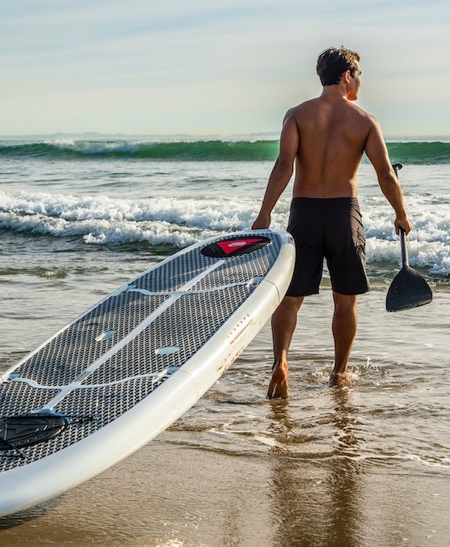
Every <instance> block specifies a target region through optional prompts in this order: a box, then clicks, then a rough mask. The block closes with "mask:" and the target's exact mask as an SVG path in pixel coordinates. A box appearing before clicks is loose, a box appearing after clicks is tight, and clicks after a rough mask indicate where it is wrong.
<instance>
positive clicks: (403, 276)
mask: <svg viewBox="0 0 450 547" xmlns="http://www.w3.org/2000/svg"><path fill="white" fill-rule="evenodd" d="M392 167H393V168H394V171H395V174H396V175H397V176H398V170H399V169H401V168H402V167H403V166H402V165H401V164H400V163H396V164H394V165H393V166H392ZM400 245H401V251H402V268H401V270H400V271H399V272H398V273H397V275H396V276H395V277H394V279H393V280H392V283H391V286H390V287H389V290H388V293H387V295H386V310H387V311H401V310H410V309H412V308H417V307H418V306H423V305H425V304H429V303H430V302H431V300H432V299H433V293H432V292H431V289H430V287H429V285H428V283H427V282H426V281H425V279H424V278H423V277H422V276H421V275H420V274H419V273H418V272H416V271H415V270H413V268H411V267H410V266H409V264H408V250H407V248H406V236H405V232H404V230H402V229H401V228H400Z"/></svg>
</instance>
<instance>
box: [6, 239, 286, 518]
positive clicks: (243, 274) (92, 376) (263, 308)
mask: <svg viewBox="0 0 450 547" xmlns="http://www.w3.org/2000/svg"><path fill="white" fill-rule="evenodd" d="M257 240H258V241H259V243H258V241H257ZM218 243H219V245H218ZM294 258H295V251H294V245H293V242H292V239H291V237H290V236H289V235H288V234H287V233H286V232H283V231H271V230H264V231H255V232H247V233H238V234H230V235H226V236H223V237H220V238H219V237H216V238H212V239H210V240H208V241H203V242H200V243H198V244H196V245H193V246H192V247H189V248H188V249H185V250H183V251H180V252H179V253H177V254H176V255H174V256H172V257H169V258H168V259H166V260H164V261H163V262H161V263H160V264H158V265H157V266H155V267H153V268H150V269H149V270H147V272H145V273H144V274H142V275H141V276H138V277H137V278H135V279H134V280H133V281H131V282H130V283H128V284H127V285H125V286H123V287H121V288H120V289H119V290H117V291H115V292H114V293H113V294H112V295H110V296H109V297H107V298H106V299H104V300H103V301H101V302H100V303H99V304H97V305H96V306H94V307H93V308H91V310H88V311H87V312H86V313H85V314H83V315H82V316H80V317H79V318H77V319H76V320H75V321H74V322H72V323H70V324H69V325H67V326H66V327H64V328H63V329H62V330H61V331H59V332H58V333H57V334H56V335H55V336H54V337H52V338H51V339H50V340H48V341H46V342H45V343H44V344H42V345H41V346H39V347H38V348H37V349H36V350H35V351H34V352H32V353H31V354H30V355H29V356H27V357H26V358H25V359H23V360H22V361H20V362H19V363H18V364H17V365H15V366H14V367H12V368H11V369H9V370H8V371H6V372H5V373H4V374H3V375H2V377H1V379H2V383H1V384H0V516H4V515H8V514H11V513H14V512H17V511H20V510H23V509H26V508H29V507H32V506H34V505H37V504H39V503H42V502H44V501H46V500H48V499H51V498H54V497H56V496H59V495H61V494H62V493H64V492H66V491H67V490H69V489H71V488H73V487H75V486H77V485H79V484H81V483H82V482H84V481H86V480H88V479H90V478H92V477H94V476H95V475H97V474H99V473H101V472H102V471H104V470H105V469H107V468H108V467H110V466H112V465H114V464H115V463H117V462H119V461H120V460H122V459H123V458H125V457H127V456H129V455H130V454H132V453H133V452H135V451H136V450H137V449H139V448H140V447H142V446H143V445H144V444H146V443H148V442H149V441H150V440H152V439H153V438H155V437H156V436H157V435H158V434H159V433H161V432H162V431H164V430H165V429H166V428H167V427H169V426H170V425H171V424H172V423H173V422H174V421H175V420H177V419H178V418H179V417H181V416H182V415H183V414H184V413H185V412H186V411H187V410H189V409H190V408H191V407H192V406H193V405H194V404H195V403H196V402H197V401H198V399H199V398H200V397H201V396H202V395H203V394H204V393H205V392H206V391H207V390H208V389H209V388H210V387H211V386H212V385H213V384H214V382H216V381H217V380H218V379H219V378H220V376H221V375H222V374H223V372H224V371H226V370H227V369H228V368H229V366H230V365H231V364H232V363H233V361H234V360H235V359H236V357H237V356H238V355H239V354H240V353H241V351H242V350H243V349H244V348H245V347H246V346H247V345H248V344H249V343H250V341H251V340H252V339H253V338H254V337H255V335H256V334H257V333H258V332H259V330H260V329H261V328H262V326H263V325H264V324H265V323H266V321H267V320H268V319H269V317H270V315H271V314H272V312H273V311H274V310H275V308H276V307H277V305H278V304H279V302H280V301H281V299H282V297H283V296H284V294H285V292H286V290H287V288H288V286H289V282H290V279H291V276H292V271H293V267H294ZM188 270H189V271H188ZM169 272H171V273H170V275H168V273H169ZM177 276H178V277H177ZM169 278H171V279H169ZM155 280H156V281H155ZM155 284H156V285H157V287H156V285H155ZM155 288H157V290H155ZM230 300H231V301H232V303H231V304H230ZM208 306H210V309H208ZM222 308H223V309H222ZM131 310H132V311H133V314H134V316H136V315H137V316H138V318H137V319H136V320H135V321H134V323H133V322H132V323H133V324H132V325H130V324H128V323H130V321H129V317H130V315H131ZM136 310H138V311H137V312H136ZM124 323H127V324H126V325H125V326H124ZM91 346H92V347H94V346H95V348H97V346H98V347H99V348H100V349H98V348H97V349H95V351H94V350H92V349H91ZM102 346H103V349H102ZM67 348H68V349H67ZM86 348H88V349H86ZM86 351H87V352H88V356H87V357H86ZM80 360H81V361H82V363H81V365H80ZM66 361H70V363H69V365H70V366H69V365H66ZM61 371H62V372H61ZM62 380H63V381H62ZM46 420H47V421H48V424H50V421H51V420H53V421H55V420H56V421H58V420H59V422H60V423H59V426H60V427H59V428H58V424H56V425H55V424H54V422H53V421H52V422H51V424H50V425H48V424H47V422H46ZM42 421H44V424H47V425H44V426H43V425H42ZM52 428H53V429H52ZM33 429H35V431H33ZM44 430H45V431H44ZM50 430H51V432H49V431H50ZM11 431H12V433H9V432H11ZM46 435H48V436H49V438H48V439H47V438H45V437H46ZM39 436H43V437H44V439H43V440H42V439H37V437H39Z"/></svg>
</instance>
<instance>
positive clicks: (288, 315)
mask: <svg viewBox="0 0 450 547" xmlns="http://www.w3.org/2000/svg"><path fill="white" fill-rule="evenodd" d="M303 300H304V297H303V296H300V297H294V296H285V297H284V298H283V300H282V301H281V303H280V305H279V306H278V308H277V309H276V310H275V312H274V314H273V315H272V336H273V356H274V363H273V368H272V378H271V380H270V384H269V389H268V392H267V397H268V398H269V399H271V398H272V397H281V398H283V399H286V398H287V397H289V391H288V350H289V346H290V344H291V340H292V336H293V334H294V331H295V327H296V325H297V314H298V310H299V309H300V306H301V305H302V303H303Z"/></svg>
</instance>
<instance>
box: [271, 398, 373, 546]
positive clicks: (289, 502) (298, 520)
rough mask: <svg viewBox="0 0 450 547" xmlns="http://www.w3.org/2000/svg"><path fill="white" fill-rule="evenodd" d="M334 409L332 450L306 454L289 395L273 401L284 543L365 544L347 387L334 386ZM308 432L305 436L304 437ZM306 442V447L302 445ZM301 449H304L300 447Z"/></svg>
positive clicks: (277, 504)
mask: <svg viewBox="0 0 450 547" xmlns="http://www.w3.org/2000/svg"><path fill="white" fill-rule="evenodd" d="M330 392H331V393H332V397H333V399H334V411H333V412H332V413H331V415H330V423H331V426H332V427H331V429H330V434H331V435H333V440H334V443H333V448H332V449H331V450H330V451H329V452H328V453H320V454H317V453H316V454H315V453H308V447H307V445H306V446H305V443H304V441H306V442H308V441H310V440H311V439H310V438H309V436H308V432H307V431H304V432H303V434H300V435H299V434H298V433H296V432H298V431H299V430H301V425H299V424H298V422H297V421H296V420H294V419H293V418H292V416H291V415H290V408H289V400H287V401H277V402H274V403H273V404H272V409H273V412H272V420H273V428H274V430H275V431H274V436H275V438H278V439H281V440H282V441H283V444H284V443H286V440H289V444H284V446H285V448H280V447H279V446H278V447H275V448H273V449H272V451H271V455H272V456H273V457H274V458H273V465H272V469H273V486H274V494H273V503H274V508H273V514H274V520H275V521H276V524H277V527H278V533H277V538H278V541H279V543H277V544H279V545H280V546H286V547H287V546H293V545H296V546H305V547H310V546H311V545H327V546H341V545H342V546H344V545H345V546H346V547H353V546H355V547H356V546H357V545H361V543H360V531H359V526H360V523H361V518H362V514H361V509H360V491H361V484H360V481H361V475H362V470H361V467H360V465H359V463H358V461H357V460H356V459H355V457H356V456H358V436H357V431H356V428H355V420H354V416H353V414H354V412H353V409H352V406H351V403H350V402H349V394H348V391H346V390H343V389H339V388H333V389H331V390H330ZM302 437H304V439H302ZM302 445H303V446H302ZM302 448H303V450H302Z"/></svg>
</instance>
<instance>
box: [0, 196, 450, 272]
mask: <svg viewBox="0 0 450 547" xmlns="http://www.w3.org/2000/svg"><path fill="white" fill-rule="evenodd" d="M369 201H370V203H366V204H365V210H366V211H367V212H366V213H365V215H364V223H365V227H366V237H367V259H368V263H369V264H370V263H374V262H384V263H391V264H398V262H399V243H398V238H397V237H396V236H395V234H394V230H393V224H392V220H393V218H392V212H391V211H390V209H389V208H388V207H387V206H386V204H385V203H384V202H383V201H381V200H380V198H372V199H371V200H369ZM422 201H423V198H418V199H417V201H416V203H415V204H414V206H413V208H412V209H413V211H414V210H415V209H418V208H421V207H422V205H423V204H422ZM0 203H1V207H0V227H2V228H7V229H10V230H14V231H17V232H27V233H35V234H42V235H51V236H55V237H73V236H78V237H82V238H83V239H84V241H85V242H86V243H91V244H92V243H95V244H109V245H117V244H121V243H129V242H139V241H148V242H149V243H151V244H170V245H175V246H185V245H188V244H190V243H193V242H195V241H198V240H199V239H203V238H206V237H210V236H212V235H214V234H216V233H219V232H229V231H237V230H245V229H249V228H250V226H251V223H252V221H253V219H254V218H255V215H256V213H257V210H258V205H259V204H258V202H255V200H253V199H250V198H247V199H237V198H235V199H231V198H218V199H217V200H215V201H214V202H211V200H208V199H202V197H201V196H200V197H199V198H197V199H181V198H179V197H177V196H175V197H156V198H146V199H138V200H136V199H118V198H114V197H109V196H105V195H95V196H88V195H79V196H75V195H62V194H48V193H40V192H21V193H18V194H7V193H0ZM287 209H288V205H287V204H286V203H285V204H284V205H283V204H282V205H281V206H280V207H279V208H278V210H277V211H276V212H275V213H274V215H273V223H272V226H273V227H275V228H284V227H285V223H286V216H287V212H288V211H287ZM449 225H450V206H449V205H445V206H444V207H441V209H440V213H439V215H433V214H431V213H426V214H422V215H421V216H420V218H419V220H418V221H417V222H416V227H415V230H414V232H412V233H411V235H410V236H409V237H408V249H409V258H410V264H411V265H412V266H413V267H414V266H420V267H424V268H428V270H429V271H430V273H432V274H438V275H444V276H446V275H448V274H450V257H449V255H448V246H449V244H450V230H449Z"/></svg>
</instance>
